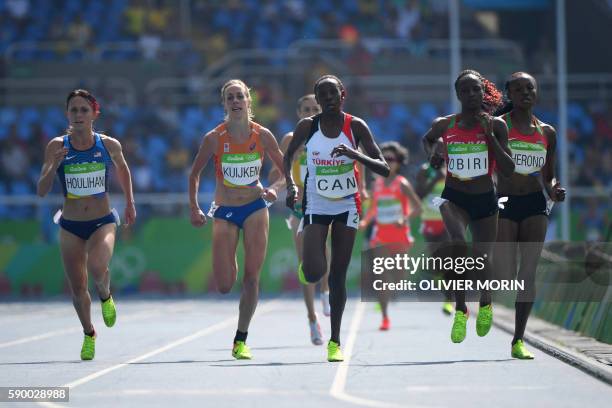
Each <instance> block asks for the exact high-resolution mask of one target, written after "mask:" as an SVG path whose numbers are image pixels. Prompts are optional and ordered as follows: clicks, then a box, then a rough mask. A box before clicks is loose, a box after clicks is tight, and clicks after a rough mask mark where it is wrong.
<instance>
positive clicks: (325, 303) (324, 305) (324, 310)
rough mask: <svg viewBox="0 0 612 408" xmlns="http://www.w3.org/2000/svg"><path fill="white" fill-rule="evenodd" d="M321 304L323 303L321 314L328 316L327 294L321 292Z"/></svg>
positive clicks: (329, 309) (329, 310) (329, 311)
mask: <svg viewBox="0 0 612 408" xmlns="http://www.w3.org/2000/svg"><path fill="white" fill-rule="evenodd" d="M321 303H323V314H324V315H325V316H329V315H330V314H331V308H330V306H329V292H321Z"/></svg>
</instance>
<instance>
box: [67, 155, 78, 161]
mask: <svg viewBox="0 0 612 408" xmlns="http://www.w3.org/2000/svg"><path fill="white" fill-rule="evenodd" d="M75 157H76V155H74V156H66V160H72V159H74V158H75Z"/></svg>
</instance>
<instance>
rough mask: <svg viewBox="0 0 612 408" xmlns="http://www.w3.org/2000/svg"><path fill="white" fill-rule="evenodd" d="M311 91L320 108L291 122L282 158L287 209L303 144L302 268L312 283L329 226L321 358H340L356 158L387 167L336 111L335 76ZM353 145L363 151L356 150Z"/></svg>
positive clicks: (341, 94) (362, 130) (339, 90)
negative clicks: (326, 320)
mask: <svg viewBox="0 0 612 408" xmlns="http://www.w3.org/2000/svg"><path fill="white" fill-rule="evenodd" d="M314 93H315V96H316V99H317V102H318V103H319V105H320V106H321V108H322V110H323V112H322V113H321V114H320V115H317V116H314V117H310V118H305V119H302V120H301V121H300V122H299V123H298V124H297V126H296V129H295V131H294V132H293V139H292V140H291V143H290V144H289V147H288V148H287V153H286V155H285V159H284V170H285V178H286V181H287V205H288V206H289V207H290V208H292V209H293V208H294V206H295V203H296V201H297V191H298V189H297V186H296V185H295V182H294V180H293V176H292V170H291V167H292V162H293V156H294V154H295V152H296V151H297V150H298V148H299V147H300V146H302V145H305V148H306V152H307V176H306V181H305V186H304V197H303V199H302V208H303V210H304V218H303V220H302V223H303V227H304V232H303V239H304V248H303V257H304V262H303V271H304V276H305V278H306V280H307V281H308V282H317V281H319V280H320V279H321V278H322V277H323V275H324V274H325V272H326V270H327V260H326V255H325V242H326V241H327V234H328V230H329V225H330V224H331V226H332V227H331V262H330V271H329V278H328V280H329V297H330V299H329V300H330V305H331V338H330V341H329V343H328V345H327V360H328V361H343V360H344V357H343V356H342V351H341V350H340V325H341V322H342V314H343V312H344V306H345V304H346V271H347V269H348V265H349V262H350V260H351V254H352V251H353V244H354V241H355V234H356V232H357V228H358V225H359V217H360V212H361V199H360V195H359V185H360V183H359V172H358V171H357V170H356V169H357V162H360V163H361V164H363V165H365V166H366V167H368V168H369V169H371V170H372V171H374V172H376V173H378V174H380V175H382V176H384V177H386V176H387V175H388V174H389V166H388V165H387V163H386V162H385V160H384V159H383V157H382V153H381V152H380V149H379V148H378V146H377V145H376V143H375V142H374V137H373V136H372V133H371V132H370V129H369V128H368V126H367V125H366V123H365V122H364V121H363V120H362V119H359V118H356V117H352V116H351V115H349V114H347V113H345V112H343V111H342V104H343V102H344V99H345V96H346V93H345V90H344V86H343V85H342V82H341V81H340V79H338V78H337V77H335V76H333V75H325V76H323V77H321V78H319V79H318V80H317V81H316V83H315V86H314ZM359 144H362V148H363V149H364V150H365V152H366V154H363V153H361V152H359V151H358V150H357V149H358V146H359Z"/></svg>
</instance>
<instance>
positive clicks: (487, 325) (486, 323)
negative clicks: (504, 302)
mask: <svg viewBox="0 0 612 408" xmlns="http://www.w3.org/2000/svg"><path fill="white" fill-rule="evenodd" d="M491 323H493V305H490V304H489V305H486V306H481V307H480V308H479V309H478V316H477V317H476V334H478V335H479V336H480V337H483V336H486V335H487V333H489V330H491Z"/></svg>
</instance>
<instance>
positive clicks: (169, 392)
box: [87, 388, 327, 398]
mask: <svg viewBox="0 0 612 408" xmlns="http://www.w3.org/2000/svg"><path fill="white" fill-rule="evenodd" d="M313 394H320V395H326V394H327V393H326V392H323V391H305V390H276V389H273V388H240V389H236V388H227V389H224V388H218V389H214V390H213V389H166V390H161V389H146V388H136V389H127V390H113V392H112V393H111V394H109V393H108V392H88V393H87V396H88V397H96V398H108V397H109V396H110V397H116V396H117V395H125V396H133V397H137V396H156V397H157V396H171V397H179V396H212V395H223V396H225V397H228V398H231V397H232V396H237V395H264V396H271V395H275V396H283V397H293V396H295V395H304V396H312V395H313Z"/></svg>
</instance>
